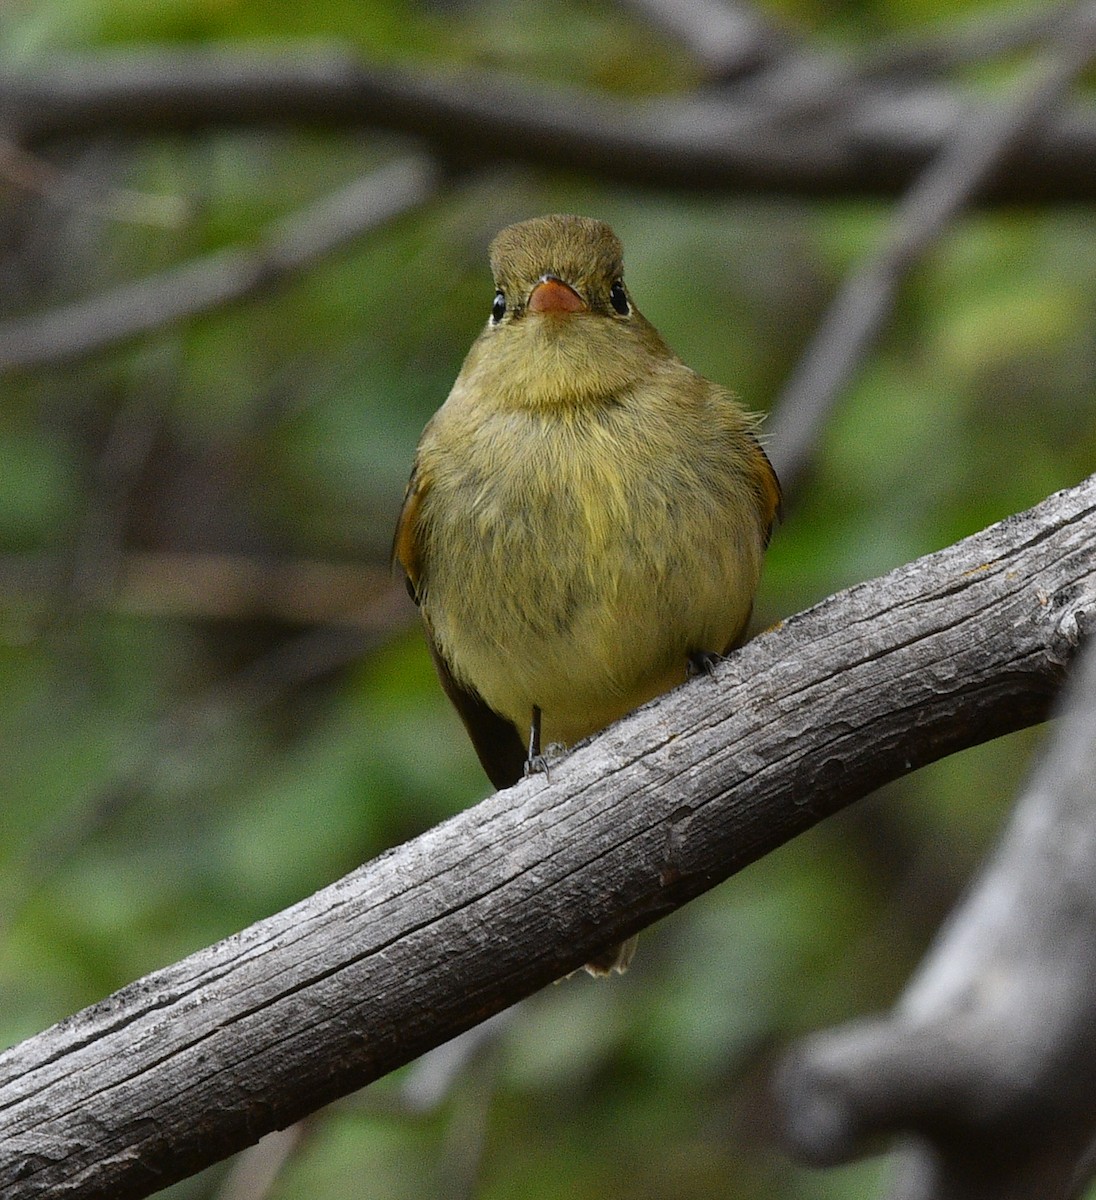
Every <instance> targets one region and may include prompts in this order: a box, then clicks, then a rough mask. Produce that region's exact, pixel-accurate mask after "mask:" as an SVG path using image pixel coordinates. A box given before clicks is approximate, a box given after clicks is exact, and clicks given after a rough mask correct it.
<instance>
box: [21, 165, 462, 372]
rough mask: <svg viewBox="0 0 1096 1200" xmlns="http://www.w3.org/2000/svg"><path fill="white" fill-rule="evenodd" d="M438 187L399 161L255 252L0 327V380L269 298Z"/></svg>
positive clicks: (236, 252) (294, 221)
mask: <svg viewBox="0 0 1096 1200" xmlns="http://www.w3.org/2000/svg"><path fill="white" fill-rule="evenodd" d="M438 183H439V172H438V171H437V170H436V168H435V167H434V165H433V164H432V163H431V162H430V160H429V159H427V158H426V157H425V156H423V155H414V156H406V157H404V158H402V159H397V160H395V161H393V162H391V163H388V164H386V165H385V166H383V167H379V168H378V169H377V170H376V171H374V172H372V173H371V174H369V175H367V176H364V177H363V178H360V179H355V180H354V181H353V182H352V183H350V184H348V185H347V186H346V187H343V188H340V189H339V190H338V191H336V192H334V193H332V194H331V195H329V196H324V197H323V198H322V199H321V200H319V201H317V202H316V203H314V204H312V205H309V206H308V207H307V208H306V209H304V210H303V211H301V212H298V213H293V214H292V215H291V216H289V217H288V218H286V219H284V220H282V221H279V222H278V223H277V224H276V225H275V226H274V227H273V228H272V229H270V230H268V231H267V232H266V234H265V236H264V237H263V238H262V239H261V240H260V241H259V242H258V243H257V244H256V245H253V246H234V247H231V248H229V249H226V250H219V251H217V252H216V253H214V254H210V255H207V256H206V257H204V258H199V259H195V260H193V261H191V262H187V263H183V264H182V265H181V266H178V267H174V268H172V269H171V270H169V271H165V272H163V273H162V274H160V275H155V276H152V277H151V278H148V279H139V280H136V281H135V282H133V283H126V284H122V285H121V286H119V287H117V288H114V289H113V290H111V291H109V292H105V293H101V294H98V295H94V296H89V297H87V298H85V299H82V300H77V301H74V302H73V303H71V304H65V305H62V306H60V307H59V308H54V309H50V310H49V311H47V312H44V313H36V314H33V315H31V316H26V317H18V318H14V319H12V320H10V321H5V322H3V323H0V375H4V374H7V373H10V372H12V371H19V370H22V371H26V370H32V369H34V368H36V367H41V366H45V365H47V364H51V363H58V362H64V361H66V360H68V359H73V358H79V357H83V356H86V355H89V354H94V353H96V352H98V351H100V350H105V349H107V348H108V347H111V346H116V345H119V344H121V343H123V342H126V341H129V340H130V339H132V338H135V337H138V336H140V335H141V334H144V333H149V332H152V331H153V330H156V329H161V328H163V327H165V326H168V325H171V324H173V323H175V322H177V321H182V320H184V319H188V318H192V317H196V316H201V315H202V314H203V313H207V312H210V311H212V310H214V309H219V308H224V307H226V306H227V305H229V304H232V303H235V302H237V301H239V300H242V299H245V298H246V297H249V296H253V295H255V294H256V293H259V292H262V291H266V290H269V289H270V288H273V287H275V286H277V285H278V284H281V283H284V282H285V281H286V280H287V279H290V278H292V277H293V276H294V275H297V274H299V273H300V272H302V271H304V270H307V269H308V268H309V267H310V266H312V265H314V264H315V263H316V262H317V261H319V260H320V259H322V258H323V257H324V256H326V255H328V254H331V253H333V252H334V251H335V250H337V249H340V248H342V247H343V246H345V245H346V244H347V243H348V242H350V241H352V240H353V239H355V238H358V237H362V236H364V235H365V234H366V233H370V232H373V231H374V230H376V229H379V228H381V227H383V226H384V225H386V224H387V223H388V222H390V221H393V220H395V219H396V218H397V217H401V216H404V215H405V214H406V213H408V212H410V211H411V210H412V209H414V208H418V207H419V206H421V205H423V204H425V203H426V202H427V201H428V200H430V199H431V198H432V197H433V196H434V195H435V194H436V190H437V187H438Z"/></svg>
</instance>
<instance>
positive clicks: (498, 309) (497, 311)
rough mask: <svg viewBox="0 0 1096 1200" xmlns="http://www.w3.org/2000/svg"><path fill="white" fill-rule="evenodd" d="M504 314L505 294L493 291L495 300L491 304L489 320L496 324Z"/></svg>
mask: <svg viewBox="0 0 1096 1200" xmlns="http://www.w3.org/2000/svg"><path fill="white" fill-rule="evenodd" d="M505 316H506V296H505V294H504V293H503V292H501V291H499V292H496V293H495V302H494V304H492V305H491V320H492V321H494V323H495V324H496V325H497V324H498V323H499V322H500V321H501V320H502V318H503V317H505Z"/></svg>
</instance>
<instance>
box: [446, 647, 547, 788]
mask: <svg viewBox="0 0 1096 1200" xmlns="http://www.w3.org/2000/svg"><path fill="white" fill-rule="evenodd" d="M426 641H427V644H428V645H429V647H430V656H431V658H433V660H434V666H435V667H436V668H437V671H438V678H439V679H440V680H441V686H442V688H443V689H444V691H445V694H446V695H447V696H448V697H449V699H450V700H451V701H452V702H453V707H454V708H455V709H456V710H457V712H458V713H459V714H460V719H461V720H462V721H463V722H464V727H465V729H467V730H468V736H469V737H470V738H471V739H472V745H473V746H474V747H475V748H476V753H477V754H478V755H479V760H480V762H481V763H482V764H483V769H484V770H485V771H486V772H487V778H488V779H490V780H491V782H492V783H493V784H494V785H495V787H497V788H506V787H511V786H512V785H513V784H515V783H517V781H518V780H519V779H521V777H522V776H523V775H524V774H525V747H524V746H523V745H522V741H521V735H520V734H519V733H518V731H517V729H516V728H515V727H514V724H513V722H512V721H508V720H507V719H506V718H505V717H502V716H499V714H498V713H497V712H495V710H494V709H493V708H491V707H489V706H488V704H487V702H486V701H485V700H484V698H483V697H482V696H481V695H480V694H479V692H477V691H475V690H474V689H472V688H466V687H463V686H462V685H461V684H459V683H458V682H457V681H456V679H454V678H453V672H452V671H450V669H449V664H448V663H447V662H446V661H445V659H444V658H443V657H442V655H441V651H440V650H438V648H437V646H436V645H435V644H434V639H433V638H432V637H431V636H430V630H429V629H427V630H426Z"/></svg>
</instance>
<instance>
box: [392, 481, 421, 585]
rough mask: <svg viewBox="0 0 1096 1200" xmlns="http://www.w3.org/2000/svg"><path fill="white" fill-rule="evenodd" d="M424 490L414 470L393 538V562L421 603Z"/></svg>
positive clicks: (408, 482) (408, 483)
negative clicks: (421, 519)
mask: <svg viewBox="0 0 1096 1200" xmlns="http://www.w3.org/2000/svg"><path fill="white" fill-rule="evenodd" d="M424 490H425V489H424V488H423V487H422V486H420V484H419V473H418V470H417V469H415V470H412V472H411V478H410V479H409V480H408V481H407V491H406V492H405V493H404V496H403V508H401V509H400V518H399V520H398V521H397V522H396V532H395V535H394V536H393V538H392V561H393V562H398V563H399V564H400V566H401V567H402V568H403V573H404V576H405V578H406V580H407V591H408V594H409V595H410V597H411V599H412V600H414V602H415V603H416V604H418V603H419V584H420V581H421V579H422V555H421V553H420V552H419V537H418V521H419V508H420V506H421V504H422V497H423V492H424Z"/></svg>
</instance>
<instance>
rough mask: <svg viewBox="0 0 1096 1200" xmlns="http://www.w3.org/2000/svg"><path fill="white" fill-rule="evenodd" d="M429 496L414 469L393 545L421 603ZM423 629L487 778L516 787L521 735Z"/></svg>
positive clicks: (410, 589)
mask: <svg viewBox="0 0 1096 1200" xmlns="http://www.w3.org/2000/svg"><path fill="white" fill-rule="evenodd" d="M425 492H426V486H425V484H424V483H423V482H422V481H421V480H420V478H419V474H418V471H417V470H413V471H412V472H411V479H410V481H409V482H408V484H407V493H406V495H405V496H404V500H403V508H402V509H401V510H400V518H399V521H398V522H397V524H396V535H395V537H394V538H393V540H392V559H393V561H394V562H398V563H399V564H400V566H401V567H402V568H403V572H404V576H405V578H406V580H407V590H408V592H409V593H410V595H411V599H412V600H414V601H415V603H416V604H419V603H421V600H422V594H423V584H424V582H425V574H426V572H425V566H426V564H425V563H424V561H423V553H422V543H421V541H420V539H419V526H418V522H419V513H420V509H421V507H422V498H423V496H424V495H425ZM423 627H424V629H425V631H426V642H427V645H428V646H429V647H430V657H431V658H432V659H433V660H434V666H435V668H436V669H437V672H438V678H439V680H441V686H442V689H443V690H444V692H445V694H446V695H447V696H448V697H449V699H450V701H451V702H452V704H453V707H454V708H455V709H456V710H457V713H458V714H459V715H460V719H461V720H462V721H463V722H464V727H465V728H466V729H467V730H468V736H469V737H470V738H471V739H472V745H473V746H474V747H475V750H476V754H477V755H479V760H480V762H481V763H482V764H483V769H484V771H486V772H487V778H488V779H490V780H491V782H492V783H493V784H494V785H495V787H497V788H505V787H510V786H512V785H513V784H515V783H517V781H518V780H519V779H521V777H522V776H523V775H524V773H525V747H524V745H523V744H522V741H521V735H520V734H519V733H518V731H517V729H516V727H515V726H514V724H513V722H512V721H508V720H507V719H506V718H505V717H503V716H500V715H499V714H498V713H497V712H495V710H494V709H493V708H491V707H490V706H489V705H488V704H487V702H486V701H485V700H484V698H483V697H482V696H481V695H480V694H479V692H477V691H476V690H475V689H474V688H470V687H465V686H464V684H462V683H458V682H457V679H456V678H455V676H454V675H453V671H452V668H451V667H450V666H449V663H448V662H447V661H446V659H445V656H444V655H443V654H442V652H441V651H440V650H439V649H438V646H437V643H436V642H435V641H434V636H433V634H432V633H431V631H430V623H429V621H426V620H424V621H423Z"/></svg>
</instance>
